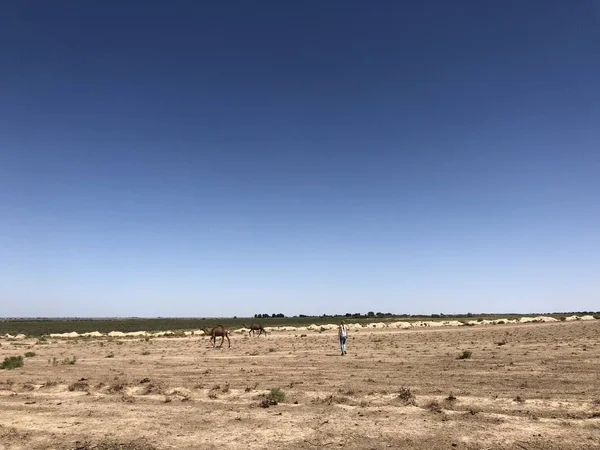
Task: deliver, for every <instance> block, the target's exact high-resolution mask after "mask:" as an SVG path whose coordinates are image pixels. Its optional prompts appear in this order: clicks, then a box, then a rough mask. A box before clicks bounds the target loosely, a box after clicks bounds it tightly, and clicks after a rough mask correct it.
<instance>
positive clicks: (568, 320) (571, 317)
mask: <svg viewBox="0 0 600 450" xmlns="http://www.w3.org/2000/svg"><path fill="white" fill-rule="evenodd" d="M565 320H566V321H567V322H572V321H573V320H581V317H579V316H568V317H565Z"/></svg>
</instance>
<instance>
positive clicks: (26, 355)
mask: <svg viewBox="0 0 600 450" xmlns="http://www.w3.org/2000/svg"><path fill="white" fill-rule="evenodd" d="M34 356H35V352H27V353H25V358H33V357H34Z"/></svg>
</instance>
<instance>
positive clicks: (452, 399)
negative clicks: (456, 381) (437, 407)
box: [446, 391, 456, 402]
mask: <svg viewBox="0 0 600 450" xmlns="http://www.w3.org/2000/svg"><path fill="white" fill-rule="evenodd" d="M455 400H456V397H455V396H454V394H453V393H452V391H451V392H450V395H449V396H448V397H446V401H447V402H453V401H455Z"/></svg>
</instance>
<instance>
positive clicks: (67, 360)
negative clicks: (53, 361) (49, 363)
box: [61, 356, 77, 366]
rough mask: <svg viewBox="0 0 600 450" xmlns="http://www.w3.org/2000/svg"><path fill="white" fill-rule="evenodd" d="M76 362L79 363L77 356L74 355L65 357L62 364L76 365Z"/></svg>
mask: <svg viewBox="0 0 600 450" xmlns="http://www.w3.org/2000/svg"><path fill="white" fill-rule="evenodd" d="M76 363H77V356H73V357H72V358H65V359H63V360H62V362H61V364H62V365H63V366H74V365H75V364H76Z"/></svg>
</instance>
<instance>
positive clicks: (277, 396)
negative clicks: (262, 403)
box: [267, 388, 285, 403]
mask: <svg viewBox="0 0 600 450" xmlns="http://www.w3.org/2000/svg"><path fill="white" fill-rule="evenodd" d="M267 400H274V401H276V402H277V403H279V402H283V401H284V400H285V392H284V391H282V390H281V389H280V388H273V389H271V392H269V394H268V395H267Z"/></svg>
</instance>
